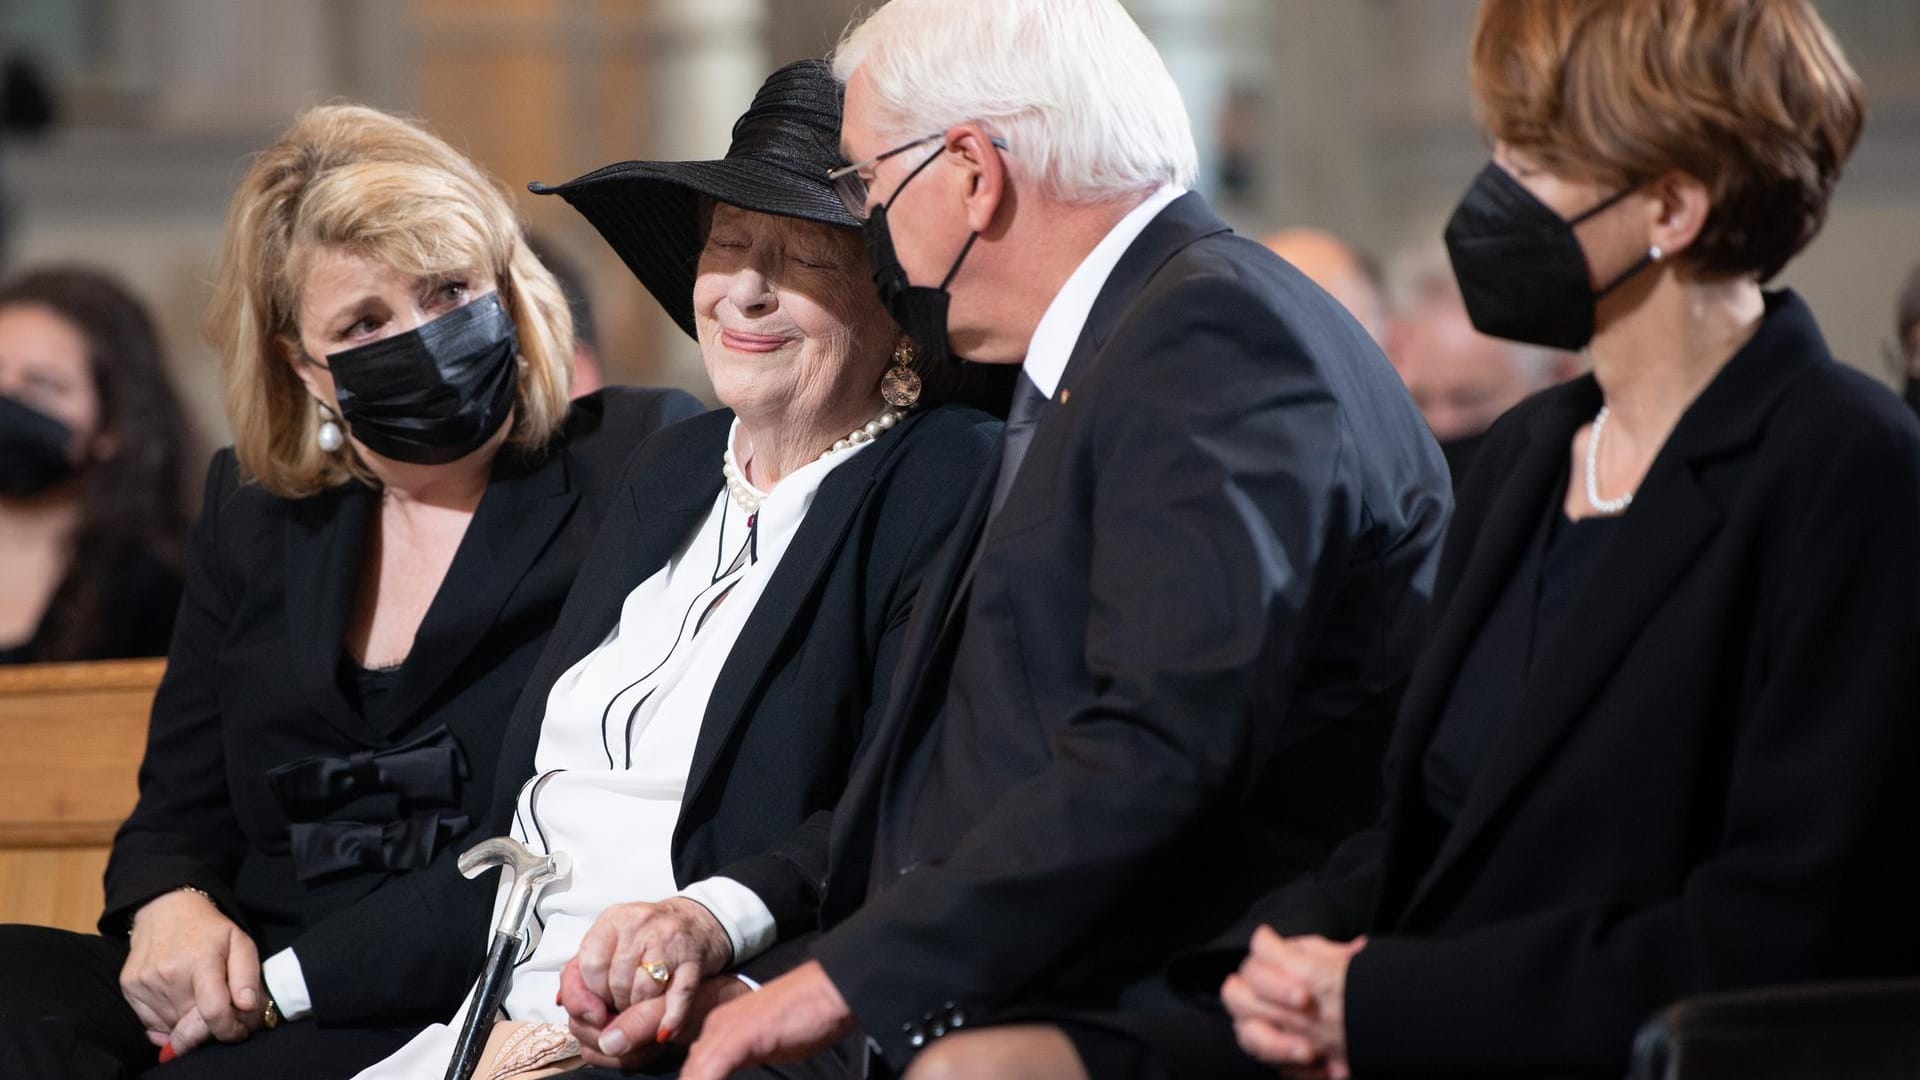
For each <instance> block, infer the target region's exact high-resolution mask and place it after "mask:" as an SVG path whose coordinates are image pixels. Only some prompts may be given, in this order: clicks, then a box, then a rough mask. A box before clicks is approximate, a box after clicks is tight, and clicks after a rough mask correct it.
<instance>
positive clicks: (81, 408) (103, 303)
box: [0, 267, 188, 663]
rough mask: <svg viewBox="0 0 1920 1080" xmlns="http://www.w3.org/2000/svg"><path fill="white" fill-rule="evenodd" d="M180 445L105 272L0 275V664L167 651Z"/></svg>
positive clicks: (177, 419)
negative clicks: (0, 584)
mask: <svg viewBox="0 0 1920 1080" xmlns="http://www.w3.org/2000/svg"><path fill="white" fill-rule="evenodd" d="M187 441H188V440H187V431H186V423H185V421H184V419H183V418H182V415H181V410H180V405H179V402H178V401H177V400H176V399H175V396H174V392H173V387H172V385H171V384H170V383H169V382H168V381H167V376H166V365H165V363H164V360H163V358H162V355H161V350H160V343H159V341H158V339H157V338H156V337H155V335H154V331H153V322H152V320H151V319H150V318H149V317H148V315H147V311H146V308H145V307H143V306H142V305H141V303H140V301H138V300H136V299H134V297H133V296H132V295H131V294H130V293H128V292H127V290H126V289H124V288H122V287H121V286H120V284H119V283H117V282H116V281H114V280H113V279H112V278H110V277H108V276H107V275H105V274H103V273H99V272H97V271H94V270H88V269H82V268H79V267H60V268H46V269H39V270H33V271H30V272H27V273H23V274H21V275H19V276H17V277H14V278H13V279H12V280H10V281H7V282H4V283H0V581H4V582H5V583H6V587H5V588H3V589H0V663H25V662H36V661H54V660H101V659H109V658H114V657H133V656H159V655H162V654H164V653H165V652H166V651H167V639H168V637H169V635H170V634H171V632H172V629H173V617H174V610H175V609H176V608H177V607H178V606H179V603H180V571H179V563H180V548H181V540H182V537H183V535H184V533H185V530H186V514H185V506H184V494H183V491H182V488H183V484H182V467H183V459H184V457H185V451H186V445H187Z"/></svg>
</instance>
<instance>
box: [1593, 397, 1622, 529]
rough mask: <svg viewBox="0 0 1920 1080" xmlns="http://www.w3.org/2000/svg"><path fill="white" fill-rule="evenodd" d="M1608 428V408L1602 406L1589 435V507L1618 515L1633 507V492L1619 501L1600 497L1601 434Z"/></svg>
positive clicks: (1600, 511) (1618, 499) (1603, 512)
mask: <svg viewBox="0 0 1920 1080" xmlns="http://www.w3.org/2000/svg"><path fill="white" fill-rule="evenodd" d="M1606 426H1607V407H1606V406H1605V405H1602V406H1600V413H1599V415H1597V416H1595V417H1594V418H1593V430H1592V431H1591V432H1589V433H1588V435H1587V505H1588V506H1591V507H1593V508H1594V510H1595V511H1597V512H1598V513H1602V514H1618V513H1622V512H1624V511H1625V510H1626V508H1627V507H1629V506H1632V505H1633V492H1631V491H1629V492H1627V493H1626V494H1625V495H1622V496H1620V497H1619V498H1617V499H1603V498H1601V497H1600V432H1602V431H1603V430H1605V429H1606Z"/></svg>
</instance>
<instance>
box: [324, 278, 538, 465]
mask: <svg viewBox="0 0 1920 1080" xmlns="http://www.w3.org/2000/svg"><path fill="white" fill-rule="evenodd" d="M518 342H519V338H518V329H517V328H516V327H515V326H514V323H513V316H511V315H509V314H507V309H506V307H505V306H504V305H502V304H501V302H500V294H499V293H497V292H494V293H488V294H487V295H485V296H482V297H480V298H478V299H476V300H474V301H472V302H470V303H468V304H466V305H465V306H463V307H458V308H455V309H454V310H452V311H449V312H447V313H446V314H445V315H442V316H440V317H439V318H437V319H435V320H433V321H432V322H430V323H426V324H425V325H423V326H420V327H418V328H416V329H414V330H410V331H408V332H407V333H404V334H395V335H394V336H392V337H389V338H382V339H380V340H379V341H375V342H371V343H369V344H366V345H361V346H357V347H355V348H352V349H347V350H345V351H344V352H337V353H332V354H330V355H329V356H328V357H327V367H328V369H329V370H331V371H332V372H333V388H334V397H335V398H337V399H338V401H339V403H340V416H341V418H342V419H344V420H345V421H346V422H347V427H348V429H349V430H351V431H352V432H353V437H354V438H355V439H358V440H359V441H360V443H361V444H362V445H364V446H365V447H366V448H367V449H369V450H372V451H373V452H374V453H376V454H379V455H380V456H381V457H385V458H391V459H393V460H395V461H405V462H409V463H411V464H414V465H444V464H446V463H447V462H449V461H457V460H459V459H460V458H463V457H465V456H467V455H468V454H471V453H473V452H474V451H475V450H478V449H479V448H480V447H481V445H482V444H484V443H485V442H486V441H487V440H488V439H490V438H492V437H493V434H494V432H496V431H498V430H500V425H501V424H502V423H504V422H505V421H506V418H507V414H508V413H509V412H511V411H512V409H513V401H514V388H515V384H516V382H517V378H518V368H517V365H516V364H515V363H514V359H515V353H516V352H517V346H518Z"/></svg>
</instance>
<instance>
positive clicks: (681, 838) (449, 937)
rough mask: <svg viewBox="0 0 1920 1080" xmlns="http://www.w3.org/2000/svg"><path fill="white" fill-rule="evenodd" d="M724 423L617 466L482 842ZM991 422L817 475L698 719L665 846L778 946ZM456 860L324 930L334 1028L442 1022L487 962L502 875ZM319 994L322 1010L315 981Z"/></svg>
mask: <svg viewBox="0 0 1920 1080" xmlns="http://www.w3.org/2000/svg"><path fill="white" fill-rule="evenodd" d="M732 419H733V414H732V413H731V412H728V411H726V410H716V411H714V412H711V413H708V414H706V415H704V416H700V417H696V418H695V419H692V420H688V421H686V422H684V423H680V424H676V425H674V426H672V427H669V428H667V429H666V430H664V431H662V432H660V433H659V434H658V435H656V436H654V437H653V438H652V439H649V440H648V441H647V442H646V444H645V445H643V446H642V447H641V448H640V450H639V451H638V452H637V453H635V454H634V456H633V459H632V461H631V462H629V464H628V467H627V471H626V475H625V478H624V479H623V480H622V481H621V484H620V489H619V493H618V495H617V497H616V498H615V500H614V502H613V506H612V508H611V509H610V511H609V513H608V517H607V521H606V524H605V526H604V527H603V528H602V529H601V530H600V535H599V536H598V537H597V538H596V539H595V541H594V545H593V549H592V552H591V553H590V554H589V555H588V556H587V560H586V562H585V564H584V565H583V566H582V567H581V569H580V576H579V579H578V581H577V582H576V583H575V584H574V588H573V591H572V592H571V593H570V594H569V595H568V597H567V602H566V606H565V607H564V608H563V609H562V610H561V612H560V622H559V625H558V626H557V627H556V628H555V629H554V633H553V636H552V638H551V639H550V640H549V641H548V643H547V647H546V650H545V651H544V652H543V653H542V654H541V657H540V661H539V663H538V664H537V665H535V666H534V668H533V670H532V674H531V676H530V677H528V678H526V679H524V680H522V681H523V682H524V683H525V685H526V692H525V693H524V694H523V695H522V696H521V697H520V701H519V704H518V706H517V707H516V708H515V709H514V712H513V719H512V721H511V722H510V723H509V725H508V726H507V731H506V736H505V739H504V742H503V747H502V750H501V754H500V761H501V764H500V768H499V778H498V783H497V786H496V788H495V794H494V800H493V807H492V810H491V812H490V814H489V820H488V823H487V829H488V832H487V833H486V835H499V834H504V833H506V832H507V831H508V829H509V827H510V824H511V818H512V813H513V808H514V805H515V801H516V798H517V796H518V793H519V790H520V787H521V785H522V784H523V783H524V782H525V781H526V779H527V777H529V776H531V775H532V774H533V760H534V751H535V749H536V748H537V746H538V744H539V737H540V727H541V724H542V722H543V721H544V720H545V718H546V711H547V695H548V693H549V691H550V690H551V688H552V686H553V683H554V681H555V680H556V679H558V678H559V677H560V676H561V675H562V674H564V673H565V672H566V671H567V669H569V668H571V667H572V666H573V665H574V664H575V663H577V662H578V661H579V660H580V658H581V657H583V656H585V655H586V654H587V653H589V652H591V651H592V650H593V649H594V648H595V647H597V646H598V645H599V644H600V643H601V642H602V641H604V640H605V639H606V636H607V634H608V632H609V631H611V630H612V629H613V628H614V627H615V626H616V625H618V623H619V621H620V611H621V606H622V605H623V604H624V603H625V601H626V598H627V594H628V593H630V592H632V591H633V590H634V588H635V587H637V586H638V585H639V584H640V583H641V582H642V581H644V580H646V579H647V578H648V577H650V576H651V575H652V574H653V573H654V572H655V571H657V570H658V569H659V568H660V567H662V566H664V565H665V564H666V562H667V560H668V559H669V558H671V557H672V556H673V554H674V553H675V552H676V551H678V550H679V549H680V548H681V547H683V546H684V545H685V544H686V543H687V540H688V537H689V536H690V535H691V534H692V533H693V532H694V531H695V530H697V529H698V528H699V527H700V523H701V522H702V521H703V520H705V518H706V516H707V515H708V514H709V513H710V512H711V511H712V509H713V503H714V499H715V498H716V497H717V496H718V495H719V493H720V490H721V486H722V478H721V472H720V459H721V454H722V453H723V451H724V450H725V449H726V439H727V432H728V429H729V425H730V424H731V422H732ZM999 426H1000V425H999V424H998V422H996V421H994V420H992V419H991V418H989V417H987V416H986V415H985V414H984V413H979V412H975V411H973V410H971V409H960V408H943V409H934V410H931V411H927V412H921V413H914V414H910V415H909V416H908V417H907V418H906V419H904V420H902V421H901V422H900V423H899V424H898V425H897V426H895V427H894V429H893V430H892V431H891V432H889V433H888V434H887V435H885V436H883V437H882V438H880V439H878V440H877V441H876V442H875V443H874V444H873V445H872V446H871V447H869V448H868V449H866V450H863V451H861V452H860V454H858V455H857V456H855V457H854V458H852V459H851V460H849V461H847V462H845V463H844V464H842V465H840V466H839V467H838V468H836V469H834V470H833V472H831V473H830V474H828V476H827V478H826V479H825V480H824V481H823V482H822V483H821V485H820V489H819V491H818V492H817V493H816V494H815V496H814V501H813V504H812V505H811V506H810V507H809V508H808V511H807V516H806V518H805V520H804V521H802V522H801V525H800V529H799V531H798V533H796V534H795V536H794V538H793V541H792V543H791V544H790V545H789V546H788V548H787V553H786V555H785V557H783V558H782V559H781V561H780V565H779V567H778V568H777V569H776V570H775V571H774V576H773V578H772V580H770V581H769V582H768V583H767V587H766V589H765V591H764V592H763V593H762V594H761V597H760V600H759V601H758V603H757V604H756V605H755V607H754V610H753V613H752V615H751V616H749V617H748V619H747V623H746V625H745V627H744V628H743V629H742V631H741V635H740V638H739V640H738V641H736V642H735V644H734V646H733V650H732V652H731V653H730V654H729V655H728V657H727V661H726V664H725V666H724V667H723V668H722V670H721V673H720V677H719V679H718V680H717V681H716V682H715V684H714V686H715V688H714V693H713V696H712V697H711V698H710V699H709V701H708V704H707V711H706V714H705V716H704V717H703V718H702V721H701V726H700V734H699V736H698V739H697V741H696V742H695V746H694V755H693V762H692V766H691V769H690V772H689V774H688V779H687V790H686V794H685V797H684V800H683V802H682V804H681V811H680V818H679V821H678V822H677V824H676V826H675V829H674V835H673V845H672V857H673V868H674V876H675V877H676V879H677V880H678V881H679V883H680V884H682V885H686V884H689V883H691V882H693V881H697V880H699V879H702V878H706V877H711V876H714V875H716V874H718V875H725V876H727V877H730V878H732V879H734V880H736V881H738V882H740V883H741V884H743V885H746V886H747V887H748V888H750V889H752V890H753V891H754V892H755V893H756V894H757V895H758V896H759V897H760V898H761V900H763V901H765V903H766V905H767V907H768V908H769V909H770V910H771V911H772V912H773V914H774V918H775V920H776V922H777V924H778V931H779V933H780V934H781V935H782V936H787V935H791V934H795V933H797V932H801V931H804V930H807V929H810V928H812V927H813V926H814V925H816V921H817V918H818V911H819V904H820V892H821V889H822V883H823V879H824V877H825V874H826V859H827V827H828V821H829V819H830V818H831V816H832V808H833V805H834V803H835V801H836V800H837V799H838V798H839V796H840V793H841V790H842V789H843V788H844V787H845V785H846V778H847V772H848V769H849V767H850V764H851V762H852V760H853V757H854V755H855V753H856V751H857V750H858V749H859V747H860V746H861V745H862V744H863V743H864V742H865V741H866V738H867V735H868V732H869V729H870V725H869V716H870V714H871V713H873V712H874V711H876V705H875V703H876V702H877V701H878V700H879V699H880V698H881V696H882V694H883V692H884V689H885V687H886V686H887V685H888V683H889V682H890V681H891V680H892V677H893V671H894V665H895V662H896V660H897V658H898V655H899V650H900V641H901V637H902V634H903V632H904V629H905V626H906V622H907V614H908V612H909V610H910V608H911V605H912V601H913V597H914V594H915V592H916V590H917V589H918V587H919V582H920V578H921V575H922V573H923V572H924V571H925V570H926V567H927V564H928V562H929V561H930V560H931V558H932V556H933V553H934V551H935V550H937V548H938V547H939V545H940V544H941V543H942V542H943V541H944V540H945V539H946V537H947V536H948V534H949V533H950V532H951V531H952V529H953V525H954V522H955V521H956V519H957V518H958V517H959V515H960V511H961V508H962V505H963V503H964V502H965V500H966V497H967V492H968V491H969V490H970V489H971V487H972V485H973V481H974V479H975V477H977V476H978V475H979V474H980V472H981V470H982V469H983V468H984V467H985V466H986V464H987V462H988V460H989V459H990V457H991V454H992V451H993V444H994V440H995V438H996V437H997V436H998V433H999ZM455 854H457V852H455V851H452V850H449V851H447V852H446V853H445V855H444V856H443V857H442V858H440V859H438V860H436V862H435V864H434V866H432V867H431V868H429V869H428V870H426V871H423V872H421V873H418V874H413V875H410V876H409V877H408V879H407V880H406V881H405V882H404V884H403V885H402V887H399V888H395V889H388V890H382V891H383V893H385V894H386V895H384V896H381V897H378V898H376V899H377V903H375V904H368V905H363V906H361V907H360V908H357V909H354V910H352V911H350V912H348V913H346V917H345V918H343V919H337V920H333V925H330V926H328V927H326V928H325V932H326V937H325V940H326V942H327V943H328V945H329V946H330V947H331V948H333V949H336V950H338V951H340V952H343V953H346V954H347V956H346V957H345V958H344V959H343V962H342V964H341V966H340V967H339V968H338V969H337V972H338V977H340V978H343V979H345V980H346V981H345V982H344V983H343V984H342V985H341V986H340V988H339V991H338V995H337V996H338V997H345V996H347V995H348V993H349V988H350V987H352V986H355V985H359V986H362V987H365V988H367V989H365V990H363V992H361V993H358V994H355V995H352V996H353V999H354V1000H353V1001H352V1002H351V1003H350V1004H349V1005H347V1006H345V1008H346V1009H347V1010H349V1011H346V1012H343V1013H336V1014H335V1015H333V1016H331V1017H329V1019H330V1020H331V1021H332V1022H347V1021H358V1020H366V1021H375V1020H384V1019H390V1018H392V1017H393V1016H395V1015H406V1014H412V1013H418V1012H420V1011H421V1010H423V1009H425V1010H427V1011H429V1012H432V1013H435V1014H437V1016H438V1017H440V1018H444V1017H445V1016H446V1015H447V1014H448V1013H450V1012H452V1011H453V1009H454V1008H455V1007H457V1006H458V1005H459V1003H460V999H461V997H462V996H463V995H464V994H465V993H466V991H467V989H468V986H469V985H470V984H471V982H472V979H473V976H474V973H475V971H476V969H477V967H478V965H479V962H480V960H481V959H482V952H483V948H482V946H483V945H484V943H485V939H486V934H485V930H486V919H487V915H488V912H489V911H490V910H491V909H492V905H493V898H494V891H495V888H496V885H497V879H496V878H495V877H494V876H492V875H488V876H486V877H484V878H482V879H481V880H479V881H477V882H474V881H467V880H465V879H463V878H461V877H460V875H459V873H458V872H457V870H455V868H454V866H453V856H454V855H455ZM386 926H401V927H405V928H406V932H405V934H404V935H403V936H404V938H405V939H406V940H407V941H408V942H409V945H408V947H407V949H406V950H404V951H399V952H395V951H385V952H377V951H374V950H370V949H367V948H365V946H364V943H363V942H364V940H365V935H372V934H375V933H378V932H380V928H382V927H386ZM301 962H302V964H303V965H304V964H305V963H306V952H305V945H304V944H303V945H302V947H301ZM329 978H332V976H330V977H329ZM309 979H310V980H311V979H312V975H311V974H309ZM328 988H329V989H331V987H330V986H329V987H328ZM314 989H315V996H314V1000H315V1002H316V1003H318V1002H320V1001H321V1000H322V994H321V990H322V984H321V983H319V982H316V983H315V987H314ZM317 1011H318V1010H317V1009H316V1012H317Z"/></svg>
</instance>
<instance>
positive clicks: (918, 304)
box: [860, 153, 980, 364]
mask: <svg viewBox="0 0 1920 1080" xmlns="http://www.w3.org/2000/svg"><path fill="white" fill-rule="evenodd" d="M939 156H940V155H939V154H937V153H936V154H934V155H933V157H930V158H928V159H927V160H925V161H923V162H921V163H920V164H918V165H916V166H914V169H913V171H912V172H910V173H908V174H907V178H906V179H905V180H902V181H900V186H899V187H897V188H894V189H893V195H892V196H891V197H890V198H888V199H887V201H886V202H885V203H882V204H881V205H879V206H876V207H874V208H873V212H872V213H871V214H869V215H868V217H867V220H866V221H864V222H862V223H861V225H860V235H861V236H862V237H864V238H865V239H866V241H867V260H868V262H869V263H871V264H872V266H873V284H874V286H875V287H876V288H878V289H879V290H880V302H881V303H882V304H884V305H886V308H887V314H889V315H892V316H893V321H894V322H896V323H899V324H900V329H902V330H904V331H906V333H907V336H908V337H910V338H912V339H913V343H914V344H915V345H916V346H918V348H919V350H920V355H921V356H923V357H925V358H926V360H927V362H928V363H935V364H937V363H940V362H942V361H946V362H956V361H957V360H958V358H957V357H955V356H954V355H953V345H952V343H951V342H949V341H948V340H947V305H948V303H949V302H951V301H952V299H953V297H952V295H951V294H949V293H948V292H947V286H948V285H949V284H951V283H952V281H953V275H955V274H957V273H959V272H960V264H961V263H962V262H965V261H966V258H967V252H969V251H972V250H973V242H974V241H975V240H978V239H980V234H979V233H977V232H976V233H970V234H968V236H967V243H966V245H965V246H964V247H962V248H961V249H960V254H959V255H958V256H956V257H955V258H954V260H953V265H952V266H951V267H948V268H947V276H946V277H944V278H941V279H940V285H939V287H938V288H929V287H928V286H925V285H910V284H908V283H907V271H906V268H905V267H903V266H901V265H900V259H899V257H898V256H896V255H895V254H894V253H893V234H892V233H891V232H889V231H888V230H887V210H888V208H890V207H892V206H893V203H894V200H895V199H898V198H899V197H900V192H901V191H903V190H905V189H906V186H907V185H908V184H910V183H912V182H913V178H914V177H916V176H919V175H920V170H922V169H924V168H926V167H927V166H929V165H931V164H933V162H934V160H935V159H936V158H938V157H939Z"/></svg>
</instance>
